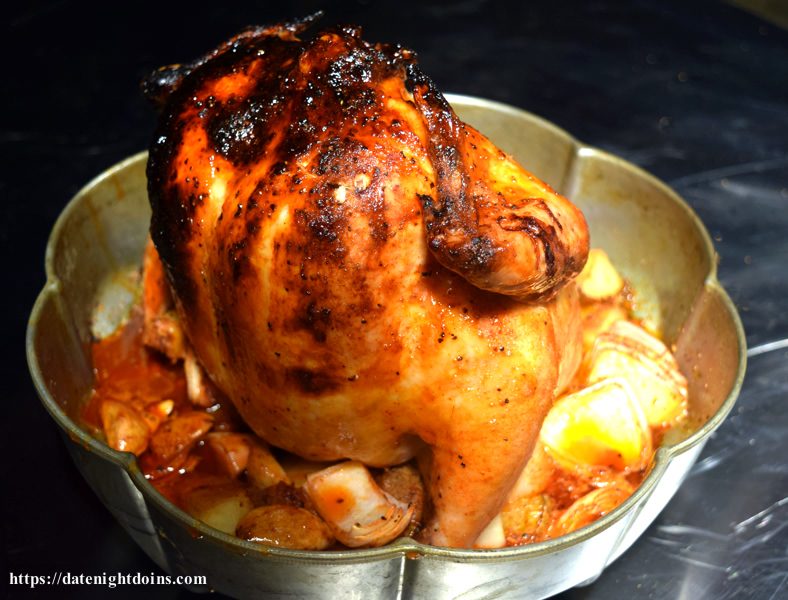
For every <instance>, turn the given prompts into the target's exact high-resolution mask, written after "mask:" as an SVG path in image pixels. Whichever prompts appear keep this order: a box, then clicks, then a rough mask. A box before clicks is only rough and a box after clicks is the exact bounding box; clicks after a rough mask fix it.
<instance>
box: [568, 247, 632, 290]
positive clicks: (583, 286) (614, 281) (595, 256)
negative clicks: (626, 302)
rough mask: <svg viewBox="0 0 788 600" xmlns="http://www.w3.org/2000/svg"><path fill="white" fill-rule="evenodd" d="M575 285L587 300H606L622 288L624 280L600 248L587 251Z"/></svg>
mask: <svg viewBox="0 0 788 600" xmlns="http://www.w3.org/2000/svg"><path fill="white" fill-rule="evenodd" d="M575 281H577V287H578V288H579V289H580V293H581V294H582V295H583V297H584V298H586V299H588V300H607V299H608V298H612V297H613V296H615V295H616V294H619V293H620V292H621V290H623V289H624V280H623V279H622V278H621V275H619V274H618V271H616V268H615V267H614V266H613V263H611V262H610V259H609V258H608V256H607V253H605V251H604V250H602V249H600V248H592V249H591V250H590V251H589V252H588V260H587V261H586V266H585V267H584V268H583V270H582V271H581V272H580V274H579V275H578V276H577V279H576V280H575Z"/></svg>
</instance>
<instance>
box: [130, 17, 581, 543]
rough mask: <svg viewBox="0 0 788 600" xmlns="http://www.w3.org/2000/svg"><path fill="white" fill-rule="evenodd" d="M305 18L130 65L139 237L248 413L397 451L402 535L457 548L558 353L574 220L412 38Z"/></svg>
mask: <svg viewBox="0 0 788 600" xmlns="http://www.w3.org/2000/svg"><path fill="white" fill-rule="evenodd" d="M307 25H308V22H306V21H302V22H298V23H295V24H285V25H278V26H273V27H266V28H256V29H249V30H247V31H245V32H243V33H241V34H239V35H238V36H236V37H235V38H233V39H232V40H230V41H229V42H227V43H225V44H224V45H222V46H221V47H219V48H218V49H216V50H214V51H213V52H211V53H210V54H208V55H206V56H205V57H203V58H202V59H200V60H199V61H197V62H195V63H193V64H190V65H179V66H175V67H167V68H163V69H161V70H159V71H158V72H157V73H155V74H154V76H152V77H151V78H150V79H149V80H148V81H147V83H146V92H147V93H148V95H149V96H150V97H151V98H153V99H154V100H155V101H157V102H158V103H159V104H160V106H161V110H162V113H161V117H160V123H159V126H158V130H157V132H156V134H155V139H154V141H153V144H152V147H151V150H150V158H149V163H148V179H149V194H150V201H151V206H152V209H153V215H152V221H151V236H152V239H153V241H154V243H155V245H156V249H157V250H158V253H159V255H160V257H161V259H162V262H163V264H164V267H165V272H166V275H167V278H168V281H169V283H170V286H171V288H172V292H173V296H174V299H175V303H176V308H177V313H178V315H179V318H180V321H181V323H182V327H183V330H184V332H185V334H186V337H187V338H188V341H189V342H190V344H191V346H192V347H193V350H194V353H195V354H196V356H197V358H198V359H199V361H200V363H201V364H202V366H203V367H204V369H205V371H206V372H207V374H208V375H209V376H210V378H211V379H212V380H213V382H214V383H215V384H216V385H217V386H218V388H219V389H221V390H222V392H223V393H224V394H226V395H227V396H228V397H229V398H230V399H231V400H232V402H233V403H234V404H235V406H236V407H237V409H238V411H239V412H240V414H241V416H242V417H243V418H244V420H245V421H246V422H247V424H248V425H249V426H250V427H251V428H252V429H253V430H254V431H255V432H256V434H257V435H259V436H260V437H261V438H263V439H265V440H266V441H267V442H269V443H270V444H273V445H275V446H278V447H281V448H284V449H286V450H288V451H291V452H293V453H295V454H298V455H300V456H303V457H305V458H307V459H311V460H337V459H355V460H358V461H361V462H363V463H365V464H366V465H370V466H387V465H396V464H399V463H402V462H404V461H407V460H409V459H411V458H413V457H417V458H418V460H419V464H420V466H421V468H422V471H423V474H424V477H425V482H426V485H427V489H428V492H429V495H430V498H431V503H432V507H433V509H432V515H433V516H432V518H431V520H430V521H429V522H428V523H427V524H426V525H425V527H424V529H423V532H422V536H423V539H424V540H425V541H426V542H428V543H432V544H436V545H444V546H454V547H468V546H470V545H472V544H473V542H474V540H475V539H476V537H477V536H478V535H479V533H480V532H481V531H482V530H483V528H484V527H485V526H486V524H487V523H488V522H489V520H490V519H491V518H492V517H493V516H494V515H495V514H496V513H497V512H498V510H499V509H500V507H501V504H502V503H503V501H504V499H505V497H506V493H507V491H508V490H509V488H510V487H511V486H512V485H513V483H514V482H515V480H516V478H517V476H518V475H519V473H520V471H521V470H522V468H523V466H524V464H525V462H526V461H527V460H528V457H529V456H530V454H531V451H532V448H533V446H534V443H535V440H536V437H537V435H538V432H539V428H540V426H541V423H542V421H543V419H544V417H545V414H546V413H547V411H548V409H549V408H550V406H551V405H552V403H553V400H554V397H555V395H556V392H557V390H560V389H561V388H562V387H564V386H565V385H566V384H567V382H568V380H569V379H570V378H571V377H572V375H573V373H574V371H575V369H576V368H577V365H578V362H579V357H580V325H579V312H578V299H577V293H576V290H575V286H574V283H572V282H571V280H572V278H573V277H574V275H576V274H577V273H578V272H579V271H580V270H581V269H582V267H583V265H584V263H585V260H586V255H587V252H588V231H587V228H586V224H585V221H584V219H583V216H582V215H581V213H580V212H579V211H578V209H576V208H575V207H574V206H573V205H572V204H571V203H570V202H569V201H568V200H566V199H565V198H563V197H562V196H560V195H558V194H557V193H555V192H554V191H553V190H552V189H550V188H549V187H548V186H547V185H546V184H544V183H543V182H541V181H540V180H538V179H537V178H536V177H534V176H533V175H531V174H530V173H528V172H527V171H525V170H524V169H522V168H521V167H520V166H519V165H518V164H517V163H515V162H514V161H513V159H512V158H511V157H509V156H507V155H506V154H504V153H503V152H502V151H500V150H499V149H498V148H496V147H495V146H494V145H493V144H492V143H491V142H490V141H489V140H488V139H487V138H485V137H484V136H483V135H481V134H480V133H479V132H477V131H476V130H474V129H473V128H472V127H470V126H468V125H465V124H464V123H462V122H461V121H460V120H459V119H458V118H457V116H456V115H455V114H454V112H453V111H452V109H451V107H450V106H449V105H448V103H447V102H446V100H445V99H444V98H443V96H442V95H441V94H440V93H439V92H438V91H437V90H436V88H435V86H434V84H433V83H432V82H431V81H430V80H429V79H428V78H427V77H426V76H425V75H424V74H423V73H422V72H421V71H420V69H419V67H418V66H417V63H416V60H415V56H414V54H413V53H412V52H410V51H408V50H406V49H403V48H400V47H395V46H388V45H380V44H378V45H372V44H369V43H367V42H365V41H363V40H362V39H361V37H360V32H359V30H358V29H356V28H352V27H344V28H335V29H329V30H325V31H322V32H319V33H317V34H315V35H314V36H311V37H310V38H309V39H306V38H305V39H302V34H304V31H305V30H306V28H307Z"/></svg>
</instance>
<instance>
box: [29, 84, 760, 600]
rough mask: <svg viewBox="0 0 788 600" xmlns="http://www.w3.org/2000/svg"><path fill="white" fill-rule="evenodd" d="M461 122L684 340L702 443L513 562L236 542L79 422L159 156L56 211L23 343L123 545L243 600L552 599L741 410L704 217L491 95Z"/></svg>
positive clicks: (669, 454)
mask: <svg viewBox="0 0 788 600" xmlns="http://www.w3.org/2000/svg"><path fill="white" fill-rule="evenodd" d="M447 97H448V99H449V101H450V102H451V104H452V106H453V107H454V108H455V110H456V111H457V113H458V114H459V116H460V118H462V119H463V120H465V121H467V122H468V123H470V124H471V125H473V126H475V127H476V128H478V129H479V130H481V131H482V133H484V134H486V135H487V136H488V137H490V138H491V139H492V140H493V142H495V143H496V144H497V145H498V146H499V147H500V148H502V149H503V150H505V151H507V152H510V153H511V154H513V155H514V156H515V157H516V158H517V159H518V160H519V161H520V162H521V163H522V164H523V166H524V167H525V168H526V169H529V170H530V171H532V172H533V173H536V174H537V175H538V176H539V177H540V178H542V179H544V180H545V181H547V182H548V183H549V184H551V185H552V186H553V187H555V188H556V189H557V190H559V191H560V192H562V193H563V194H564V195H566V196H568V197H569V198H570V199H572V200H573V201H574V202H575V203H576V204H577V205H578V206H579V207H580V208H581V209H582V210H583V211H584V213H585V215H586V218H587V220H588V223H589V227H590V230H591V239H592V245H593V246H594V247H601V248H603V249H604V250H606V251H607V253H608V254H609V255H610V257H611V259H612V260H613V263H614V264H615V265H616V266H617V267H618V268H619V270H620V272H621V273H622V274H623V275H624V276H625V277H626V278H627V279H628V280H629V281H630V282H631V284H632V285H633V286H634V288H635V289H636V290H637V291H638V297H639V299H640V301H639V303H638V310H639V311H641V312H642V316H644V317H647V318H648V319H650V320H651V321H653V322H654V323H656V324H657V325H658V326H659V327H660V328H661V330H662V331H663V332H664V337H665V340H666V342H667V343H668V344H673V343H675V345H676V348H677V353H676V354H677V358H678V361H679V363H680V365H681V369H682V371H683V373H684V374H685V375H686V376H687V378H688V380H689V389H690V395H689V398H690V408H689V410H690V421H691V423H692V424H693V427H692V429H691V432H690V433H688V434H687V436H686V437H685V438H684V439H681V440H678V441H674V443H672V444H670V445H664V446H662V447H660V448H659V449H658V450H657V453H656V457H655V462H654V465H653V468H652V470H651V472H650V474H649V475H648V476H647V477H646V479H645V480H644V481H643V483H642V485H641V486H640V487H639V488H638V489H637V490H636V492H635V493H634V494H633V495H632V496H631V497H630V498H629V499H628V500H627V501H626V502H624V503H623V504H622V505H621V506H619V507H618V508H617V509H615V510H614V511H612V512H611V513H609V514H607V515H606V516H604V517H603V518H601V519H599V520H598V521H596V522H594V523H592V524H591V525H588V526H586V527H583V528H582V529H579V530H577V531H574V532H573V533H570V534H569V535H566V536H563V537H560V538H558V539H554V540H549V541H545V542H541V543H538V544H533V545H529V546H521V547H515V548H504V549H500V550H457V549H446V548H436V547H432V546H426V545H423V544H420V543H418V542H416V541H414V540H411V539H407V538H406V539H399V540H397V541H396V542H395V543H393V544H390V545H388V546H385V547H382V548H375V549H369V550H346V551H332V552H307V551H296V550H286V549H279V548H270V547H264V546H260V545H257V544H254V543H251V542H246V541H242V540H240V539H237V538H234V537H231V536H228V535H226V534H223V533H221V532H219V531H217V530H215V529H212V528H211V527H209V526H207V525H204V524H203V523H201V522H199V521H197V520H195V519H194V518H192V517H191V516H189V515H188V514H186V513H185V512H183V511H182V510H180V509H178V508H176V507H175V506H174V505H172V504H171V503H169V502H168V501H167V500H165V499H164V498H163V497H162V496H161V495H160V494H159V493H158V492H157V491H156V490H155V489H154V488H153V487H152V486H151V485H150V484H149V483H148V482H147V481H146V479H145V477H144V476H143V474H142V473H141V472H140V469H139V468H138V466H137V463H136V460H135V458H134V456H133V455H131V454H127V453H121V452H116V451H114V450H111V449H110V448H108V447H107V446H106V445H105V444H104V443H103V442H101V441H100V440H98V439H95V438H93V437H92V436H91V435H90V434H89V433H88V431H87V430H86V429H85V428H83V427H82V426H81V425H80V423H79V421H78V420H77V418H76V415H78V413H79V407H80V405H81V403H82V402H83V401H84V400H85V399H86V397H87V395H88V393H89V392H90V389H91V386H92V384H93V369H92V365H91V359H90V342H91V338H92V335H93V334H94V333H98V334H102V333H107V332H108V331H111V329H112V328H113V327H114V326H115V324H116V323H118V322H119V321H120V319H121V318H122V317H123V315H124V314H125V312H126V311H127V310H128V307H129V305H130V304H131V302H132V301H133V299H134V293H135V292H134V289H133V286H132V285H130V283H129V281H130V279H129V277H128V274H129V273H130V272H133V270H134V269H136V268H137V267H138V265H139V264H140V262H141V258H142V251H143V247H144V242H145V238H146V235H147V230H148V224H149V219H150V208H149V206H148V200H147V194H146V181H145V162H146V158H147V155H146V154H145V153H140V154H137V155H135V156H132V157H130V158H128V159H126V160H124V161H123V162H121V163H119V164H117V165H115V166H113V167H112V168H110V169H108V170H107V171H105V172H104V173H102V174H101V175H99V176H98V177H97V178H96V179H94V180H93V181H92V182H90V183H89V184H88V185H87V186H86V187H85V188H83V189H82V190H81V191H80V192H79V193H78V194H77V195H76V197H75V198H74V199H73V200H72V201H71V202H70V203H69V204H68V206H67V207H66V208H65V210H64V211H63V213H62V214H61V215H60V218H59V219H58V221H57V223H56V225H55V227H54V230H53V231H52V235H51V237H50V240H49V245H48V246H47V252H46V274H47V283H46V285H45V286H44V289H43V290H42V292H41V294H40V295H39V297H38V300H37V301H36V304H35V306H34V308H33V311H32V314H31V316H30V323H29V326H28V332H27V359H28V363H29V366H30V372H31V374H32V377H33V381H34V382H35V386H36V389H37V390H38V394H39V395H40V397H41V401H42V402H43V403H44V406H45V407H46V409H47V410H48V411H49V413H50V414H51V415H52V417H53V418H54V420H55V421H56V422H57V424H58V425H59V427H60V428H61V430H62V433H63V437H64V439H65V443H66V447H67V448H68V450H69V452H70V453H71V456H72V457H73V459H74V462H75V463H76V465H77V467H78V468H79V470H80V471H81V473H82V474H83V475H84V477H85V479H86V480H87V481H88V483H89V484H90V486H91V487H92V488H93V490H94V491H95V492H96V494H97V495H98V496H99V498H100V499H101V500H102V502H103V503H104V504H105V505H106V506H107V508H108V509H109V510H110V512H112V514H113V515H114V516H115V518H116V519H117V520H118V521H119V522H120V524H121V525H122V526H123V527H124V529H125V530H126V531H127V532H128V534H129V535H130V536H131V537H132V538H134V540H135V541H136V542H137V543H138V544H139V545H140V546H141V547H142V548H143V549H144V550H145V552H146V553H147V554H148V555H149V556H150V557H151V558H152V559H153V560H154V561H155V562H156V563H157V564H158V565H159V566H160V567H161V568H162V569H164V570H165V571H167V572H168V573H170V574H172V575H205V576H206V577H207V582H208V587H207V588H206V591H207V589H212V590H216V591H219V592H222V593H224V594H228V595H230V596H236V597H250V596H257V597H272V598H275V597H297V598H331V599H333V598H348V597H356V598H368V599H374V598H381V599H382V598H387V599H388V598H414V597H426V598H432V599H434V600H438V599H441V598H454V597H457V596H460V595H462V597H463V598H493V597H494V598H504V597H512V598H523V597H529V598H542V597H546V596H550V595H552V594H556V593H558V592H560V591H562V590H565V589H568V588H570V587H573V586H577V585H580V584H583V583H584V582H589V581H592V580H593V579H594V578H596V577H597V576H598V575H599V574H600V573H601V572H602V570H603V569H604V568H605V567H606V566H607V565H609V564H610V563H611V562H612V561H614V560H615V559H616V558H618V556H620V555H621V553H622V552H624V551H625V550H626V549H627V548H628V547H629V546H630V545H632V543H633V542H634V541H635V540H636V539H637V538H638V536H640V535H641V533H642V532H643V531H644V530H645V529H646V528H647V527H648V525H649V524H650V523H651V522H652V521H653V520H654V519H655V517H656V516H657V515H658V514H659V512H660V511H661V510H662V509H663V508H664V506H665V505H666V504H667V502H668V501H669V500H670V498H671V497H672V496H673V494H674V493H675V491H676V489H677V488H678V487H679V485H680V484H681V481H682V480H683V479H684V477H685V476H686V474H687V472H688V471H689V469H690V467H691V466H692V464H693V463H694V462H695V460H696V458H697V456H698V454H699V453H700V452H701V449H702V448H703V445H704V443H705V442H706V440H707V439H708V438H709V436H710V435H711V433H712V432H713V431H714V430H715V429H716V428H717V427H718V426H719V425H720V423H722V421H723V419H725V416H726V415H727V414H728V413H729V412H730V410H731V408H732V407H733V404H734V402H735V399H736V396H737V394H738V392H739V388H740V386H741V382H742V379H743V377H744V369H745V356H746V348H745V339H744V333H743V330H742V326H741V323H740V321H739V318H738V315H737V314H736V311H735V309H734V307H733V304H732V303H731V301H730V299H729V298H728V296H727V294H726V293H725V291H724V290H723V289H722V288H721V286H720V284H719V283H718V281H717V279H716V260H715V253H714V249H713V247H712V244H711V241H710V239H709V236H708V233H707V232H706V230H705V229H704V227H703V225H702V224H701V222H700V220H699V219H698V217H697V216H696V215H695V214H694V213H693V212H692V210H691V209H690V208H689V207H688V206H687V204H685V203H684V201H682V199H681V198H679V197H678V196H677V195H676V193H675V192H673V191H672V190H671V189H669V188H668V187H667V186H666V185H664V184H663V183H661V182H660V181H658V180H657V179H655V178H654V177H652V176H650V175H648V174H647V173H645V172H644V171H642V170H640V169H638V168H637V167H635V166H633V165H631V164H630V163H627V162H626V161H623V160H621V159H619V158H616V157H614V156H611V155H610V154H607V153H605V152H601V151H599V150H596V149H594V148H588V147H585V146H583V145H582V144H580V143H579V142H577V141H576V140H574V139H573V138H572V137H571V136H570V135H568V134H567V133H565V132H564V131H562V130H560V129H558V128H557V127H555V126H553V125H551V124H550V123H547V122H545V121H544V120H542V119H540V118H538V117H535V116H533V115H531V114H528V113H526V112H524V111H522V110H519V109H516V108H512V107H509V106H506V105H503V104H499V103H496V102H491V101H488V100H483V99H478V98H471V97H466V96H456V95H449V96H447Z"/></svg>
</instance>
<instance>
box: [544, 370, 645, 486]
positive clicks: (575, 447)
mask: <svg viewBox="0 0 788 600" xmlns="http://www.w3.org/2000/svg"><path fill="white" fill-rule="evenodd" d="M540 439H541V440H542V442H543V443H544V445H545V447H546V448H547V450H548V451H549V452H550V454H551V456H552V457H553V458H554V459H555V461H556V462H557V463H558V464H559V465H560V466H562V467H564V468H566V469H568V470H574V471H578V470H579V471H581V472H582V471H583V470H585V469H587V468H589V467H591V468H609V469H614V470H618V471H637V470H640V469H642V468H644V467H645V466H646V465H647V464H648V460H649V457H650V456H651V432H650V430H649V427H648V423H647V421H646V418H645V416H644V415H643V410H642V409H641V408H640V405H639V404H638V402H637V400H636V399H635V397H634V392H632V390H631V388H630V386H629V384H628V383H627V382H625V381H624V380H623V379H606V380H604V381H601V382H599V383H597V384H594V385H592V386H590V387H588V388H585V389H583V390H580V391H579V392H575V393H573V394H569V395H567V396H564V397H563V398H560V399H559V400H558V401H557V402H556V403H555V405H554V406H553V408H552V409H551V410H550V412H549V413H548V414H547V417H546V418H545V420H544V423H543V425H542V429H541V433H540Z"/></svg>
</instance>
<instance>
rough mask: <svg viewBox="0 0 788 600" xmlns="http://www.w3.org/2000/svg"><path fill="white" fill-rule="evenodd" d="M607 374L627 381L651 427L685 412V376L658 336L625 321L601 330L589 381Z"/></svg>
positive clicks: (662, 425) (666, 422) (604, 376)
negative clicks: (602, 331)
mask: <svg viewBox="0 0 788 600" xmlns="http://www.w3.org/2000/svg"><path fill="white" fill-rule="evenodd" d="M610 377H620V378H622V379H625V380H626V381H627V382H629V384H630V386H631V388H632V389H633V391H634V393H635V398H636V399H637V401H638V403H639V404H640V407H641V408H642V409H643V412H644V413H645V415H646V420H647V421H648V424H649V425H650V426H652V427H665V426H669V425H673V424H675V423H676V422H678V421H679V420H681V419H682V418H683V417H685V416H686V414H687V380H686V379H685V378H684V376H683V375H682V374H681V372H680V371H679V366H678V363H677V362H676V359H675V358H674V357H673V355H672V354H671V353H670V351H669V350H668V348H667V347H666V346H665V344H663V343H662V342H661V341H660V340H658V339H657V338H655V337H654V336H652V335H650V334H649V333H647V332H646V331H645V330H643V329H641V328H640V327H638V326H637V325H634V324H632V323H629V322H628V321H617V322H616V323H614V324H613V325H612V326H611V327H610V329H608V330H607V331H605V332H604V333H602V334H601V335H600V336H599V338H598V339H597V341H596V343H595V344H594V348H593V350H592V352H591V355H590V357H589V369H588V382H589V383H594V382H596V381H602V380H604V379H607V378H610Z"/></svg>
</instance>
